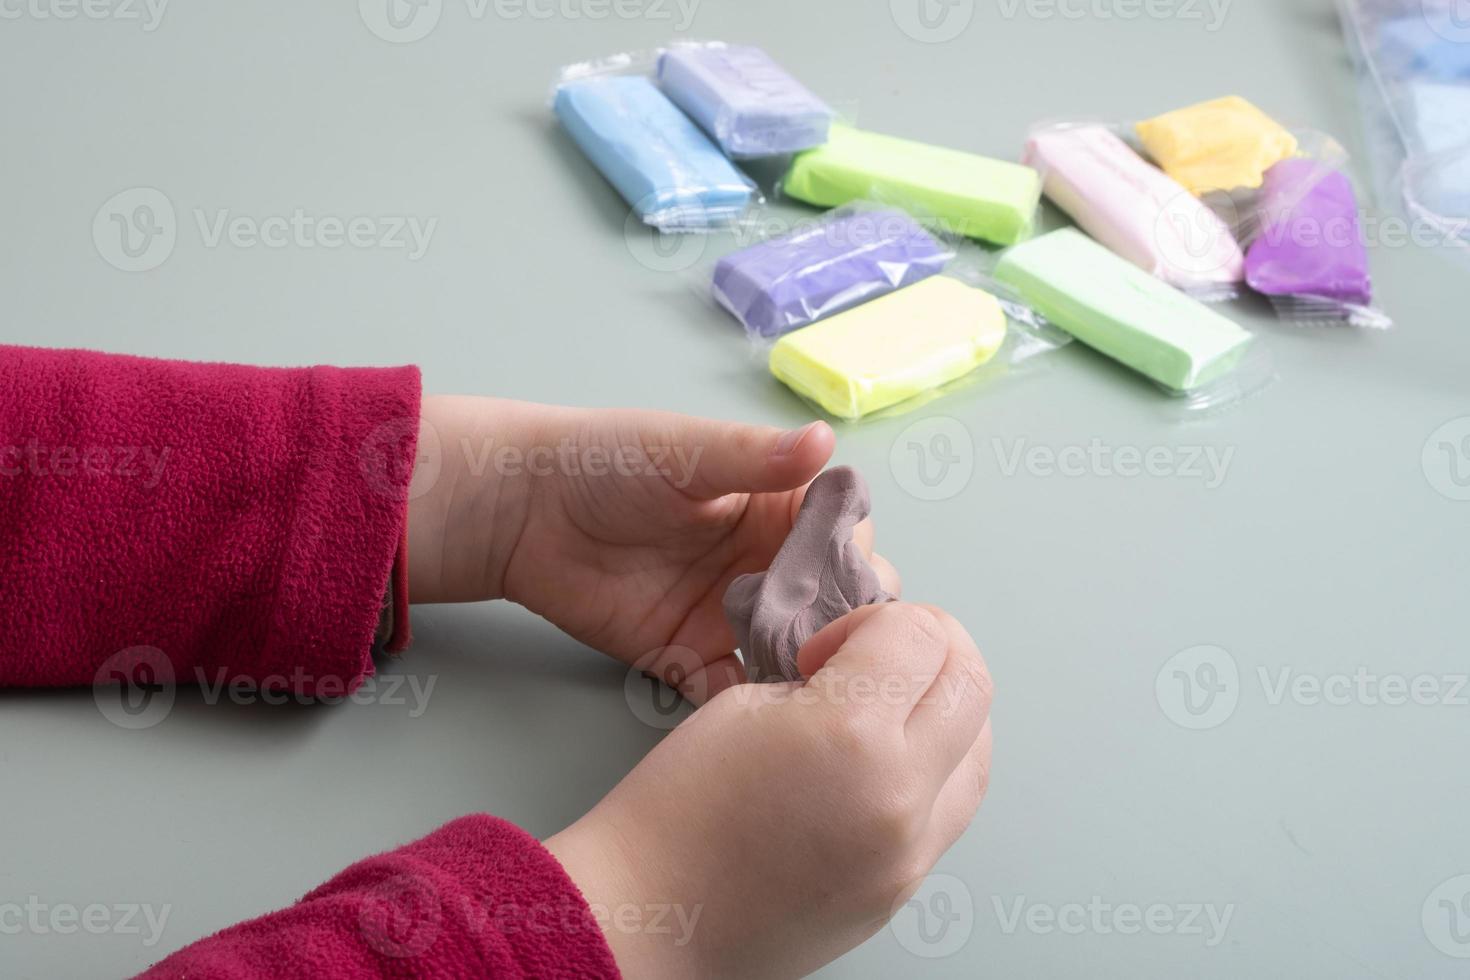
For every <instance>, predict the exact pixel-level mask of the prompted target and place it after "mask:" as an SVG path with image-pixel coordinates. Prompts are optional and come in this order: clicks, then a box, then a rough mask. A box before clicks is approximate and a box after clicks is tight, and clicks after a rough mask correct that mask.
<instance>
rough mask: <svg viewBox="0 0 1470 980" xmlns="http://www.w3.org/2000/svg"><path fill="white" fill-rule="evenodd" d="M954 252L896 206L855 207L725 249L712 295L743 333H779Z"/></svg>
mask: <svg viewBox="0 0 1470 980" xmlns="http://www.w3.org/2000/svg"><path fill="white" fill-rule="evenodd" d="M953 257H954V252H953V251H952V250H951V249H950V248H949V247H948V246H946V245H945V244H943V243H942V242H940V241H939V240H938V239H936V238H934V236H932V235H930V234H929V233H928V232H926V231H925V230H924V229H923V228H922V227H920V226H919V224H918V223H917V222H915V221H914V220H913V219H912V218H910V217H909V216H908V215H906V214H904V213H903V212H901V211H894V210H878V211H858V212H856V213H852V214H846V215H842V216H839V217H835V218H831V219H828V220H824V221H820V222H817V223H815V224H813V225H811V226H810V227H808V228H804V229H802V230H800V231H797V232H794V233H792V234H789V235H783V236H782V237H780V238H773V239H771V240H770V241H766V242H761V243H760V244H757V245H752V246H750V247H749V248H744V249H741V250H740V251H738V252H732V253H731V254H729V255H727V256H725V257H724V258H722V259H721V260H720V261H719V263H718V264H717V265H716V266H715V272H714V295H715V299H716V301H718V302H719V304H720V305H721V306H723V307H724V308H725V309H727V310H729V311H730V312H731V313H732V314H734V316H735V318H736V319H737V320H739V321H740V322H741V323H742V324H743V325H744V326H745V330H746V332H747V333H749V334H751V335H752V336H758V337H779V336H780V335H781V334H784V333H786V332H788V331H790V330H794V329H796V328H797V327H803V326H806V325H807V324H808V323H812V322H813V321H815V320H819V319H821V318H822V317H825V316H830V315H832V314H833V313H838V312H841V311H842V310H846V309H848V308H850V307H853V306H856V305H857V304H859V303H862V302H866V301H867V300H870V299H873V298H874V297H877V296H881V295H883V294H884V293H888V292H892V291H893V290H895V289H898V288H900V287H902V286H907V285H909V284H911V283H915V282H918V281H919V280H921V279H925V278H927V277H929V276H932V275H934V274H936V273H938V272H940V271H942V270H943V269H944V267H945V265H946V264H947V263H948V262H949V260H950V259H952V258H953Z"/></svg>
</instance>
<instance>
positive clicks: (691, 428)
mask: <svg viewBox="0 0 1470 980" xmlns="http://www.w3.org/2000/svg"><path fill="white" fill-rule="evenodd" d="M637 419H638V428H639V432H638V434H637V437H638V439H639V440H640V442H641V445H642V447H643V449H644V451H645V452H646V453H648V454H649V457H650V458H652V459H664V460H666V461H667V462H668V464H669V466H668V470H669V479H670V480H671V481H672V482H673V483H674V485H675V486H676V487H677V488H678V489H679V490H681V491H683V492H684V493H687V494H689V495H690V496H692V497H695V498H697V499H700V500H713V499H714V498H716V497H722V496H724V495H725V494H727V493H769V492H775V491H780V490H794V489H796V488H797V487H800V486H803V485H804V484H806V483H808V482H810V481H811V480H812V478H813V477H815V476H816V475H817V474H818V473H820V472H821V471H822V467H824V466H825V465H827V460H829V459H831V458H832V451H833V449H835V448H836V445H837V435H836V433H834V432H833V431H832V427H831V426H830V425H828V424H827V423H826V422H820V421H818V422H809V423H807V424H806V425H804V426H802V427H801V428H799V429H791V430H788V431H783V430H781V429H777V428H775V427H774V426H761V425H745V424H742V423H739V422H721V421H716V420H714V419H702V418H695V417H692V416H687V415H674V414H670V413H639V414H638V415H637Z"/></svg>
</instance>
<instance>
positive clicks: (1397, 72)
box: [1378, 3, 1470, 82]
mask: <svg viewBox="0 0 1470 980" xmlns="http://www.w3.org/2000/svg"><path fill="white" fill-rule="evenodd" d="M1453 8H1454V4H1453V3H1451V4H1446V5H1445V7H1444V9H1442V10H1431V9H1430V8H1429V7H1428V6H1424V7H1423V8H1422V9H1421V10H1420V11H1418V12H1416V13H1415V14H1412V15H1410V16H1408V17H1400V18H1396V19H1394V20H1387V21H1384V22H1383V23H1382V24H1380V25H1379V27H1378V56H1379V59H1380V60H1381V61H1382V62H1383V65H1384V67H1385V68H1386V69H1387V70H1388V71H1389V73H1390V74H1392V75H1393V76H1395V77H1401V76H1415V75H1417V76H1419V77H1421V78H1426V79H1435V80H1438V81H1441V82H1455V81H1461V82H1463V81H1470V44H1467V43H1466V42H1467V40H1470V35H1467V33H1466V30H1467V28H1466V25H1465V24H1464V23H1463V22H1461V21H1457V20H1456V19H1455V18H1454V9H1453Z"/></svg>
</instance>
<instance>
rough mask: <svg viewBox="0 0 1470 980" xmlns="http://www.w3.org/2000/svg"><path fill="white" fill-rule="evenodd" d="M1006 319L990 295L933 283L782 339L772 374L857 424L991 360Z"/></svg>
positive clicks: (937, 279) (939, 279)
mask: <svg viewBox="0 0 1470 980" xmlns="http://www.w3.org/2000/svg"><path fill="white" fill-rule="evenodd" d="M1005 335H1006V317H1005V312H1004V311H1003V310H1002V309H1001V306H1000V303H999V301H997V300H996V298H995V297H994V296H991V295H990V294H989V293H987V292H985V291H983V290H980V289H975V288H973V287H970V286H967V285H965V284H964V283H962V282H960V281H959V280H957V279H951V278H949V277H947V276H931V277H930V278H928V279H925V280H923V281H921V282H917V283H914V284H913V285H912V286H906V287H904V288H903V289H900V290H898V291H896V292H892V293H889V294H888V295H887V296H883V297H880V298H878V299H875V300H873V301H872V302H869V303H865V304H863V305H862V306H858V307H855V308H853V309H851V310H848V311H847V312H845V313H839V314H837V315H836V316H833V317H830V318H828V319H826V320H822V321H819V322H818V323H815V324H813V325H812V326H809V327H804V328H802V329H800V330H796V331H794V332H792V333H788V334H786V335H785V336H784V337H782V338H781V339H780V340H779V341H777V343H776V345H775V346H774V347H773V348H771V361H770V367H771V373H772V374H774V375H775V376H776V377H777V378H778V379H779V380H780V381H781V382H782V383H783V384H785V385H786V386H787V387H789V388H790V389H791V390H792V391H795V392H796V393H797V394H799V395H802V396H804V397H806V398H809V399H811V400H812V401H814V402H816V403H817V404H818V405H820V406H822V408H824V409H826V410H827V411H828V412H831V413H832V414H833V415H835V416H836V417H838V418H842V419H857V418H861V417H862V416H864V415H868V414H870V413H872V412H876V411H879V410H880V409H884V408H889V407H891V406H893V405H897V404H899V403H900V402H904V401H907V400H908V399H910V398H913V397H915V396H916V395H921V394H923V393H924V392H926V391H929V390H931V389H933V388H937V387H939V386H940V385H943V384H945V383H947V382H950V381H953V380H954V379H956V378H959V377H962V376H963V375H965V374H968V373H969V372H970V371H973V370H974V369H975V368H977V367H979V366H980V365H982V364H984V363H985V362H986V361H988V360H990V359H991V358H992V357H994V356H995V352H996V351H997V350H999V349H1000V345H1001V342H1002V341H1004V340H1005Z"/></svg>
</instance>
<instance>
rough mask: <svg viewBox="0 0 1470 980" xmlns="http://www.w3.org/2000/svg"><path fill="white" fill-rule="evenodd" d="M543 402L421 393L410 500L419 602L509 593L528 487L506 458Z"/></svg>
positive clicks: (413, 594)
mask: <svg viewBox="0 0 1470 980" xmlns="http://www.w3.org/2000/svg"><path fill="white" fill-rule="evenodd" d="M539 409H540V406H537V405H530V404H527V403H523V402H514V401H505V400H501V399H494V398H478V397H473V396H443V395H439V396H426V397H425V398H424V399H423V406H422V409H421V417H420V422H419V451H418V456H417V459H416V461H415V472H414V481H413V485H412V487H411V489H410V494H409V497H410V499H409V504H408V537H409V549H408V553H409V557H408V562H409V564H408V578H409V598H410V599H411V600H412V601H413V602H472V601H478V600H484V599H499V598H502V597H503V596H504V594H505V569H506V566H507V565H508V564H509V562H510V556H511V555H512V554H513V553H514V552H515V545H516V542H517V541H518V540H519V538H520V533H521V530H522V528H523V527H524V524H525V517H526V513H527V500H526V488H525V487H524V486H523V485H521V484H520V481H517V480H515V479H514V475H513V474H511V473H509V471H508V470H507V468H506V466H505V465H504V464H505V460H506V459H507V458H512V457H513V456H514V454H515V453H517V452H523V451H524V449H523V446H524V444H525V443H526V442H527V441H528V440H529V439H530V438H531V433H533V432H534V427H535V416H536V414H537V412H538V410H539Z"/></svg>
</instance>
